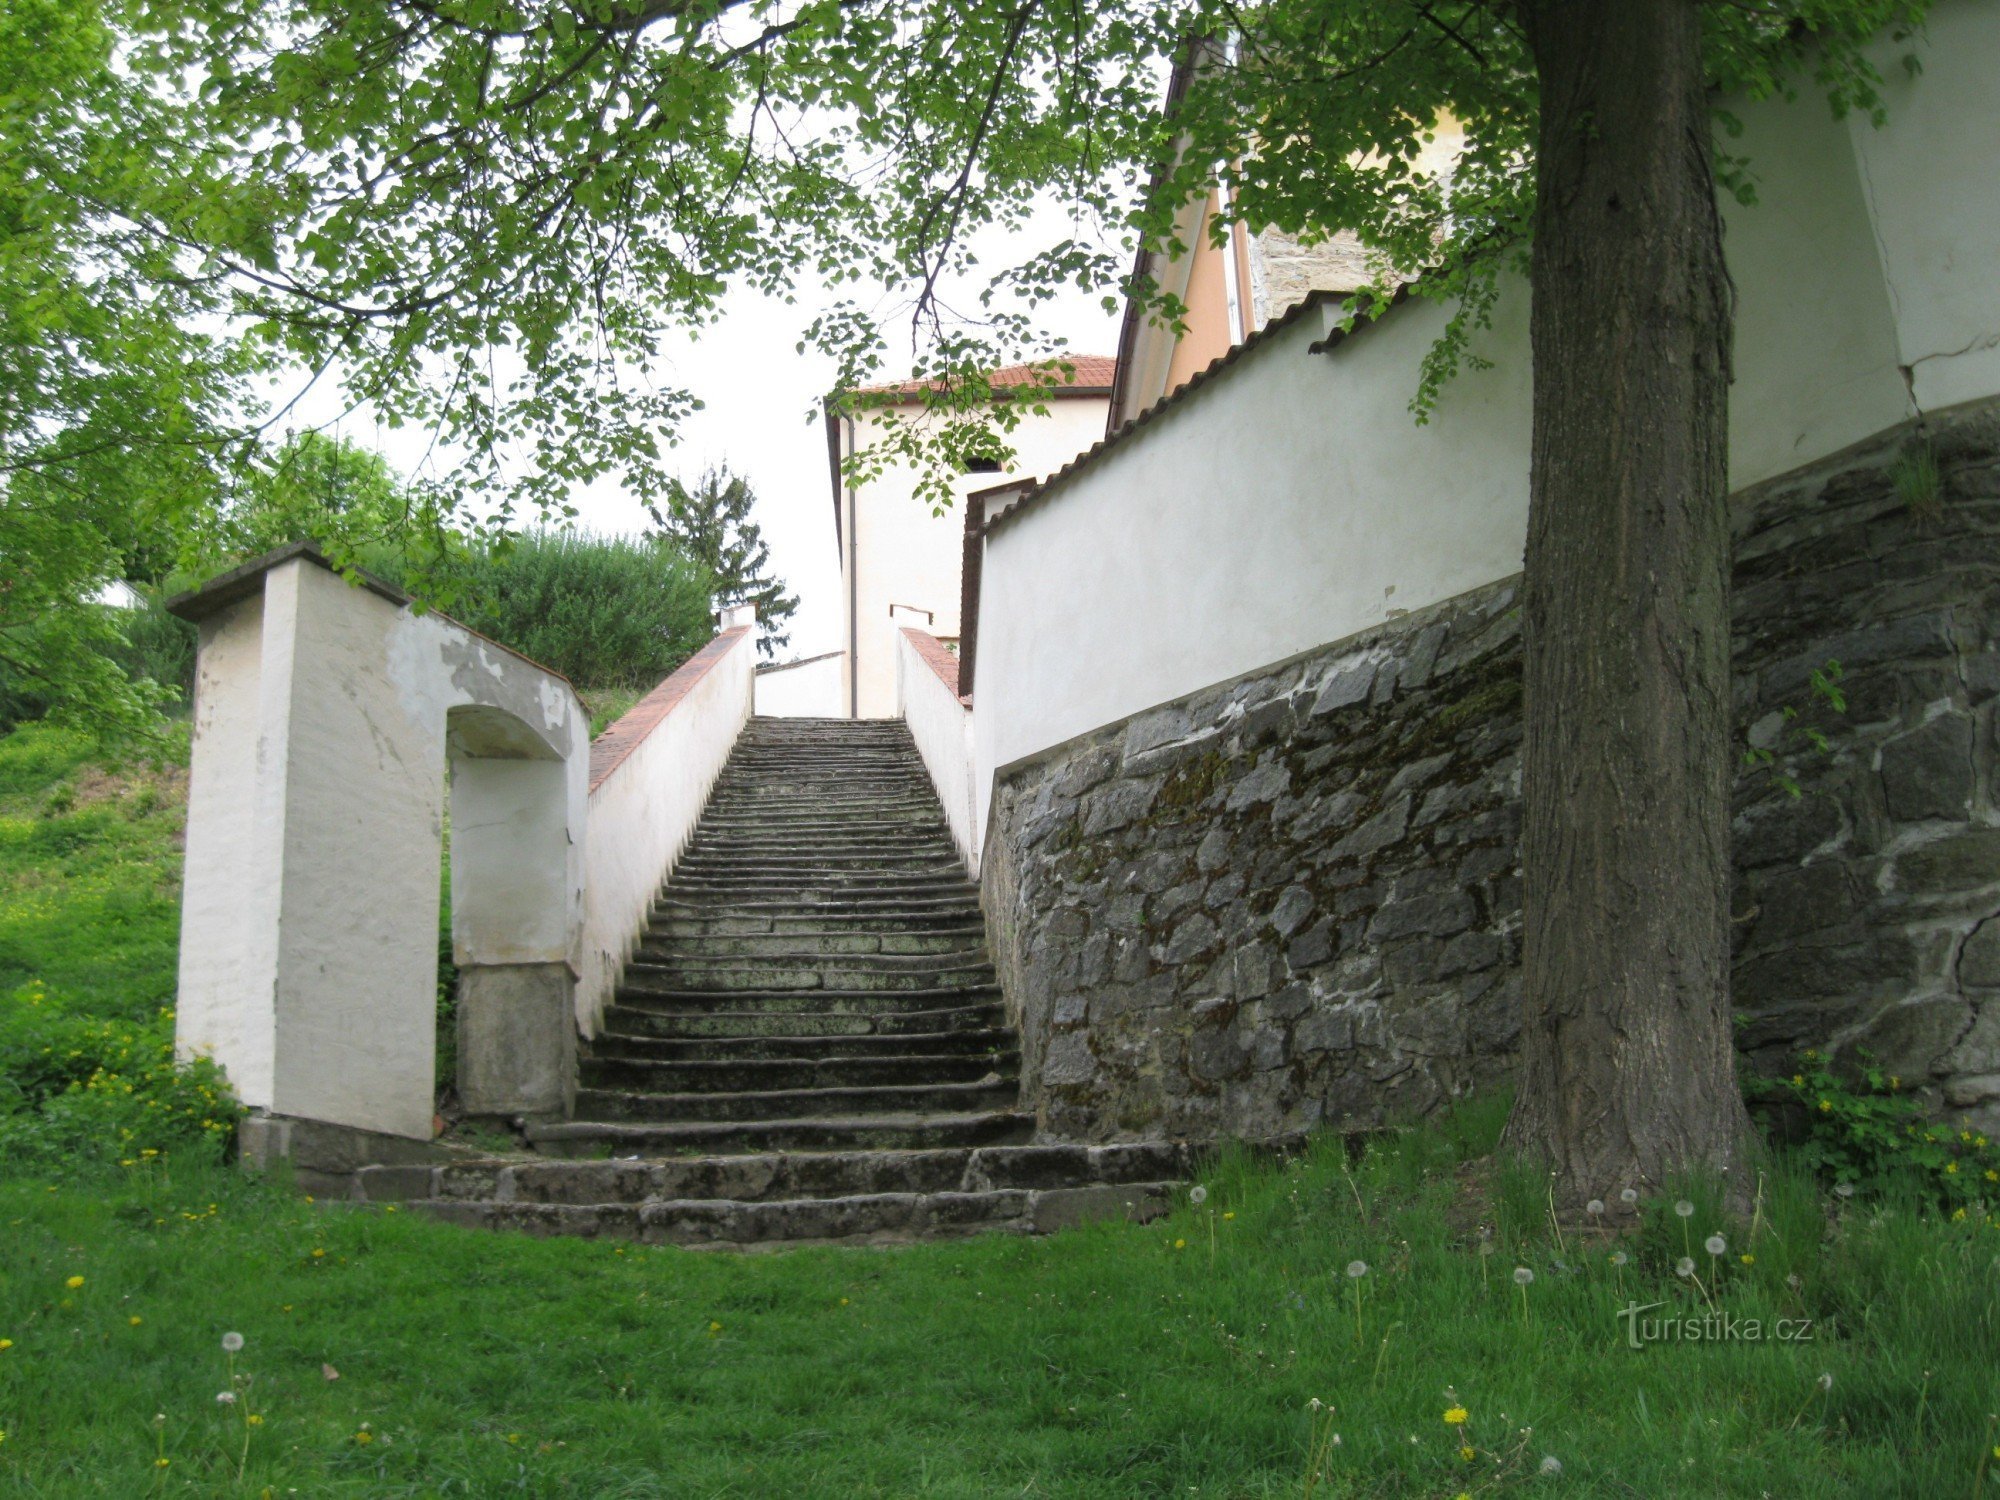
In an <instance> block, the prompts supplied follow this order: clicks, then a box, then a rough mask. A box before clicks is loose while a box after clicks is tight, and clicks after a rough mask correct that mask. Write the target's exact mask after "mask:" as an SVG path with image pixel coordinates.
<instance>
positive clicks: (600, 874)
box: [576, 626, 757, 1036]
mask: <svg viewBox="0 0 2000 1500" xmlns="http://www.w3.org/2000/svg"><path fill="white" fill-rule="evenodd" d="M756 636H757V633H756V630H755V628H754V627H748V626H746V627H743V628H741V629H740V630H738V631H736V632H735V633H734V634H733V635H731V636H730V637H729V638H728V639H727V643H726V646H725V647H724V649H722V651H721V653H720V656H719V658H718V659H716V660H714V661H712V662H709V663H708V664H707V665H706V670H704V671H703V672H702V675H701V677H700V678H699V680H697V681H695V682H694V683H693V684H692V685H691V686H690V687H689V688H688V689H687V691H686V692H685V694H684V695H683V696H681V697H680V698H679V699H678V700H677V701H676V702H675V703H674V705H673V706H672V708H671V709H670V710H669V711H668V712H667V714H666V715H665V717H663V718H662V719H660V721H659V722H658V723H657V724H655V725H654V726H653V728H652V729H651V731H650V732H648V733H647V734H646V736H645V738H644V739H643V740H641V741H640V742H639V743H638V744H637V745H636V746H635V747H634V748H633V749H632V751H631V753H630V754H628V755H627V756H626V757H625V758H624V759H623V760H622V761H620V762H619V763H618V765H617V766H616V767H615V768H614V769H613V770H612V771H611V772H610V774H609V775H608V776H606V777H605V778H604V780H603V781H601V782H600V783H599V784H598V786H597V787H596V788H595V789H594V790H593V791H592V792H591V793H590V829H591V839H590V848H589V862H588V866H587V869H586V874H585V881H584V892H585V901H584V910H583V935H582V950H583V953H582V961H581V965H580V968H579V970H578V977H577V987H576V1010H577V1023H578V1025H579V1026H580V1027H581V1028H582V1030H583V1033H584V1035H585V1036H594V1035H595V1034H596V1031H597V1023H598V1018H599V1017H600V1016H601V1015H602V1014H603V1010H604V1006H605V1004H606V1003H607V1002H608V1001H609V1000H610V998H611V993H612V990H613V988H614V987H615V986H616V985H617V983H618V975H619V971H620V970H621V969H623V967H624V965H625V960H626V959H627V958H628V957H629V956H630V955H631V952H632V949H633V947H634V945H635V944H636V943H637V941H638V938H639V932H640V929H641V928H642V927H643V926H644V924H645V919H646V914H647V912H648V911H650V910H651V908H652V904H653V898H654V897H655V896H656V895H658V894H659V890H660V886H661V883H662V882H663V881H664V880H665V879H666V877H667V875H668V873H669V872H670V871H671V870H672V868H673V864H674V861H675V860H677V859H678V858H679V857H680V855H681V851H682V850H684V849H685V848H686V847H687V843H688V840H689V839H690V838H692V837H693V835H694V827H695V824H696V823H697V822H698V821H700V818H701V811H702V808H703V807H705V806H706V805H707V803H708V794H709V791H710V790H711V789H712V788H713V787H714V785H715V778H716V777H717V776H718V775H719V774H720V773H721V771H722V766H723V762H725V761H726V760H728V759H729V752H730V749H731V747H732V746H734V745H735V743H736V737H737V735H738V734H739V733H741V731H742V729H743V724H744V721H745V720H746V719H748V718H749V716H750V708H751V699H752V693H753V684H754V682H755V669H756V663H757V644H756ZM687 670H688V668H683V669H682V671H687ZM676 676H679V674H676ZM668 680H669V682H670V683H671V682H672V681H673V680H674V679H672V678H670V679H668Z"/></svg>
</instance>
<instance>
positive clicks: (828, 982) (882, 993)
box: [612, 964, 1000, 1012]
mask: <svg viewBox="0 0 2000 1500" xmlns="http://www.w3.org/2000/svg"><path fill="white" fill-rule="evenodd" d="M800 976H806V978H800ZM834 978H836V976H826V974H820V972H818V970H778V972H776V974H764V976H762V978H760V980H758V982H754V980H750V978H746V982H744V984H728V982H718V980H714V976H690V974H682V972H666V970H662V968H654V966H648V964H628V966H626V976H624V982H622V984H620V986H618V988H616V990H614V992H612V998H614V1002H616V1004H620V1006H632V1008H634V1010H654V1012H662V1010H724V1008H728V1010H766V1012H768V1010H794V1012H796V1010H830V1012H842V1010H844V1012H856V1010H884V1012H886V1010H938V1008H944V1006H954V1004H958V1006H964V1004H984V1002H998V1000H1000V986H998V982H996V980H994V974H992V970H990V968H984V970H970V968H968V970H942V972H938V974H880V976H874V978H872V980H870V982H866V984H854V982H846V984H836V982H834ZM776 980H798V982H776Z"/></svg>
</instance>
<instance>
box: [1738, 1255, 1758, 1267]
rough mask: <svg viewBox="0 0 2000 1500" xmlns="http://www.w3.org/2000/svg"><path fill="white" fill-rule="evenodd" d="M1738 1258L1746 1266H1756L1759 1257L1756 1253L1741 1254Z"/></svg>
mask: <svg viewBox="0 0 2000 1500" xmlns="http://www.w3.org/2000/svg"><path fill="white" fill-rule="evenodd" d="M1736 1258H1737V1259H1738V1260H1740V1261H1742V1262H1743V1264H1744V1265H1746V1266H1754V1265H1756V1264H1757V1257H1756V1256H1754V1255H1739V1256H1737V1257H1736Z"/></svg>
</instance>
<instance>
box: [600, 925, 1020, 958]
mask: <svg viewBox="0 0 2000 1500" xmlns="http://www.w3.org/2000/svg"><path fill="white" fill-rule="evenodd" d="M985 940H986V931H985V928H984V927H983V926H978V925H974V924H972V923H968V922H957V923H954V924H952V925H951V926H949V927H936V928H932V929H930V930H929V931H921V930H920V931H917V932H871V931H868V930H866V929H844V928H837V927H836V928H823V929H820V930H818V931H814V930H812V929H810V928H804V929H800V930H797V931H792V932H755V933H742V934H735V935H730V934H723V933H702V934H699V935H697V936H689V935H670V934H665V933H656V932H653V931H648V932H647V933H646V935H645V936H644V937H642V938H641V939H640V940H639V947H638V949H637V951H636V952H635V954H634V955H633V956H634V957H635V958H639V959H643V960H645V961H647V962H658V961H661V960H663V959H666V958H670V957H678V956H681V955H684V954H695V953H700V954H704V955H707V956H710V957H716V958H739V957H754V958H757V959H759V960H775V961H777V962H779V963H783V962H786V961H788V960H792V959H799V958H814V957H822V956H838V955H842V954H848V955H852V954H866V953H890V954H919V953H966V952H976V953H978V954H979V955H980V956H981V957H982V958H983V957H984V955H985V951H986V950H985Z"/></svg>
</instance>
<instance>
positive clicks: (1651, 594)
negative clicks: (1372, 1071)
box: [1507, 0, 1749, 1203]
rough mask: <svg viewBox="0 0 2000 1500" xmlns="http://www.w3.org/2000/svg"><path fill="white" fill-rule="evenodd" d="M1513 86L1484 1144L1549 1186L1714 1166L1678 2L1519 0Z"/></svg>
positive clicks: (1700, 553)
mask: <svg viewBox="0 0 2000 1500" xmlns="http://www.w3.org/2000/svg"><path fill="white" fill-rule="evenodd" d="M1524 9H1525V11H1526V13H1527V19H1528V23H1529V34H1530V38H1531V43H1532V46H1533V50H1534V55H1535V61H1536V66H1537V69H1538V73H1539V78H1540V86H1541V111H1542V113H1541V125H1540V138H1539V143H1538V150H1539V157H1538V167H1537V176H1538V180H1537V198H1536V206H1535V228H1534V236H1535V237H1534V248H1533V277H1532V285H1533V294H1534V306H1533V313H1532V324H1531V327H1532V335H1533V347H1534V443H1533V457H1532V470H1531V475H1530V481H1529V501H1528V546H1527V560H1526V579H1525V584H1524V595H1523V597H1524V606H1525V612H1524V618H1523V623H1522V634H1523V652H1524V658H1525V668H1524V670H1525V714H1526V724H1527V734H1526V745H1525V749H1524V754H1523V767H1522V780H1523V787H1522V790H1523V795H1524V801H1525V810H1524V823H1523V829H1522V840H1521V855H1522V864H1523V871H1524V875H1525V889H1524V893H1523V905H1524V908H1525V915H1524V921H1525V931H1524V934H1523V949H1524V952H1523V959H1524V967H1525V975H1524V977H1525V998H1526V1015H1525V1018H1524V1026H1523V1029H1522V1035H1521V1071H1520V1084H1519V1089H1520V1092H1519V1095H1518V1097H1517V1099H1516V1101H1515V1105H1514V1113H1513V1118H1512V1119H1511V1120H1510V1121H1509V1122H1508V1128H1507V1137H1508V1140H1509V1142H1510V1143H1511V1144H1512V1145H1513V1146H1514V1147H1515V1148H1516V1149H1518V1150H1519V1151H1520V1152H1521V1153H1522V1154H1524V1155H1526V1156H1528V1157H1529V1158H1531V1159H1539V1160H1541V1161H1543V1162H1545V1163H1546V1164H1547V1166H1548V1167H1549V1168H1550V1170H1551V1171H1552V1172H1553V1173H1554V1174H1555V1186H1556V1193H1557V1197H1558V1199H1559V1200H1562V1201H1566V1202H1571V1203H1575V1202H1581V1201H1583V1200H1585V1199H1589V1198H1604V1199H1607V1200H1611V1199H1613V1195H1614V1194H1615V1193H1616V1192H1617V1191H1618V1190H1619V1189H1620V1188H1622V1187H1625V1186H1627V1185H1631V1186H1637V1187H1640V1188H1642V1189H1644V1188H1646V1187H1648V1186H1650V1187H1651V1188H1653V1189H1655V1190H1657V1189H1658V1187H1659V1186H1660V1185H1661V1184H1663V1183H1664V1182H1665V1181H1666V1179H1667V1178H1668V1177H1670V1176H1671V1175H1673V1174H1675V1173H1678V1172H1681V1171H1684V1170H1691V1169H1692V1170H1709V1171H1714V1170H1722V1169H1732V1170H1734V1171H1735V1172H1736V1176H1737V1180H1738V1181H1740V1180H1741V1163H1742V1160H1743V1150H1744V1146H1745V1143H1746V1141H1747V1139H1748V1129H1749V1126H1748V1119H1747V1116H1746V1114H1745V1112H1744V1108H1743V1103H1742V1099H1741V1097H1740V1095H1739V1094H1738V1092H1737V1085H1736V1070H1735V1058H1734V1051H1733V1046H1732V1040H1731V1035H1730V1008H1729V878H1730V870H1729V779H1730V764H1731V760H1730V753H1729V720H1730V678H1729V671H1730V662H1729V525H1728V509H1727V494H1726V492H1727V469H1726V460H1727V451H1728V449H1727V431H1728V423H1727V419H1728V409H1727V394H1728V383H1729V369H1728V355H1729V336H1730V292H1729V283H1728V277H1727V273H1726V272H1725V270H1724V267H1723V262H1722V241H1721V225H1720V221H1719V219H1718V216H1717V209H1716V202H1715V185H1714V175H1713V169H1712V164H1711V161H1710V137H1709V128H1710V127H1709V111H1708V101H1707V97H1706V91H1705V89H1704V87H1703V82H1702V67H1701V49H1700V22H1699V7H1698V4H1697V0H1528V3H1527V4H1526V5H1525V6H1524Z"/></svg>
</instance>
